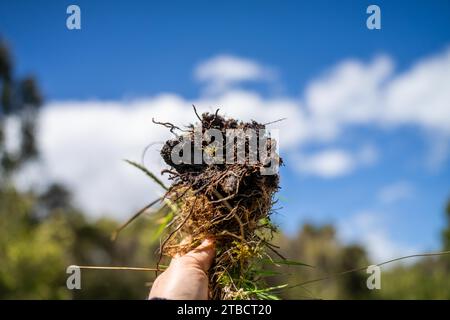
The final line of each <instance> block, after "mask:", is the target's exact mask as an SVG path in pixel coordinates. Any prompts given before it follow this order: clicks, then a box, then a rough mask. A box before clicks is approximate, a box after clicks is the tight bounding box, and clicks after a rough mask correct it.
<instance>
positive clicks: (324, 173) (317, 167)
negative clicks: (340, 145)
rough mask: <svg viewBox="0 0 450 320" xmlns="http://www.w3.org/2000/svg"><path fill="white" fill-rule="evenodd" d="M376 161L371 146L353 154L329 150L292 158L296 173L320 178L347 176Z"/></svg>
mask: <svg viewBox="0 0 450 320" xmlns="http://www.w3.org/2000/svg"><path fill="white" fill-rule="evenodd" d="M376 159H377V152H376V150H375V149H374V148H373V147H372V146H364V147H363V148H362V149H361V150H359V151H358V152H355V153H351V152H348V151H345V150H341V149H329V150H324V151H320V152H318V153H316V154H312V155H296V156H294V157H293V160H294V161H295V169H297V171H299V172H301V173H305V174H309V175H314V176H319V177H322V178H336V177H340V176H344V175H347V174H349V173H351V172H353V171H354V170H356V169H357V168H358V167H361V166H366V165H370V164H373V163H374V162H375V161H376Z"/></svg>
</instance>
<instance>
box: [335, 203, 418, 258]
mask: <svg viewBox="0 0 450 320" xmlns="http://www.w3.org/2000/svg"><path fill="white" fill-rule="evenodd" d="M388 224H389V222H388V221H386V219H385V216H384V215H383V214H381V213H379V212H373V211H361V212H358V213H357V214H355V215H353V216H352V217H350V218H346V219H345V221H344V220H343V221H340V222H339V223H338V235H339V237H340V238H341V240H343V241H344V242H345V243H360V244H362V245H364V247H365V248H367V251H368V254H369V257H370V258H371V260H372V261H373V262H374V263H381V262H384V261H387V260H389V259H393V258H398V257H402V256H406V255H409V254H413V253H417V252H419V251H418V250H417V248H413V247H410V246H407V245H405V244H402V243H399V242H398V241H395V240H393V239H392V237H390V235H389V232H388V229H387V225H388Z"/></svg>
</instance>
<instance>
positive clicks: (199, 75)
mask: <svg viewBox="0 0 450 320" xmlns="http://www.w3.org/2000/svg"><path fill="white" fill-rule="evenodd" d="M195 77H196V79H197V80H199V81H201V82H205V83H206V84H207V90H206V91H207V92H208V93H219V92H224V91H226V90H227V89H230V87H231V86H233V85H235V84H239V83H241V82H246V81H273V80H274V79H275V71H274V70H273V69H271V68H268V67H265V66H262V65H260V64H258V63H257V62H255V61H253V60H250V59H244V58H240V57H235V56H231V55H219V56H216V57H213V58H211V59H209V60H206V61H204V62H202V63H201V64H200V65H199V66H198V67H197V68H196V70H195Z"/></svg>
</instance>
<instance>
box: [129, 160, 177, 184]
mask: <svg viewBox="0 0 450 320" xmlns="http://www.w3.org/2000/svg"><path fill="white" fill-rule="evenodd" d="M124 161H125V162H127V163H129V164H131V165H132V166H133V167H136V168H138V169H139V170H141V171H142V172H144V173H145V174H146V175H147V176H148V177H150V178H151V179H152V180H153V181H155V182H156V183H157V184H159V185H160V186H161V187H162V188H163V189H164V190H166V191H167V190H169V188H167V187H166V186H165V185H164V183H163V182H162V181H161V180H160V179H159V178H158V177H157V176H156V175H155V174H154V173H152V172H150V171H149V170H148V169H147V168H146V167H144V166H143V165H140V164H139V163H136V162H134V161H131V160H127V159H125V160H124Z"/></svg>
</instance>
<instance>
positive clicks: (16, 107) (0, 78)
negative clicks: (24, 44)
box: [0, 39, 42, 184]
mask: <svg viewBox="0 0 450 320" xmlns="http://www.w3.org/2000/svg"><path fill="white" fill-rule="evenodd" d="M13 69H14V68H13V62H12V58H11V55H10V52H9V49H8V46H7V44H6V42H5V41H4V40H2V39H0V95H1V98H0V182H1V180H6V179H7V177H8V176H9V174H10V173H11V172H13V171H14V170H16V169H18V168H19V167H20V165H21V164H23V163H24V162H26V161H28V160H30V159H32V158H34V157H35V156H36V155H37V147H36V142H35V136H34V133H35V129H36V122H35V121H36V115H37V109H38V108H39V107H40V106H41V104H42V96H41V94H40V91H39V88H38V85H37V83H36V80H35V79H34V78H33V77H31V76H28V77H25V78H24V79H15V78H14V72H13ZM7 121H17V122H18V123H19V126H20V130H19V131H20V133H19V136H18V137H6V134H8V132H6V128H5V127H6V123H7ZM6 139H18V140H19V141H20V142H19V143H18V145H19V147H18V149H17V150H8V148H7V146H6ZM3 184H4V181H3Z"/></svg>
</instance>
